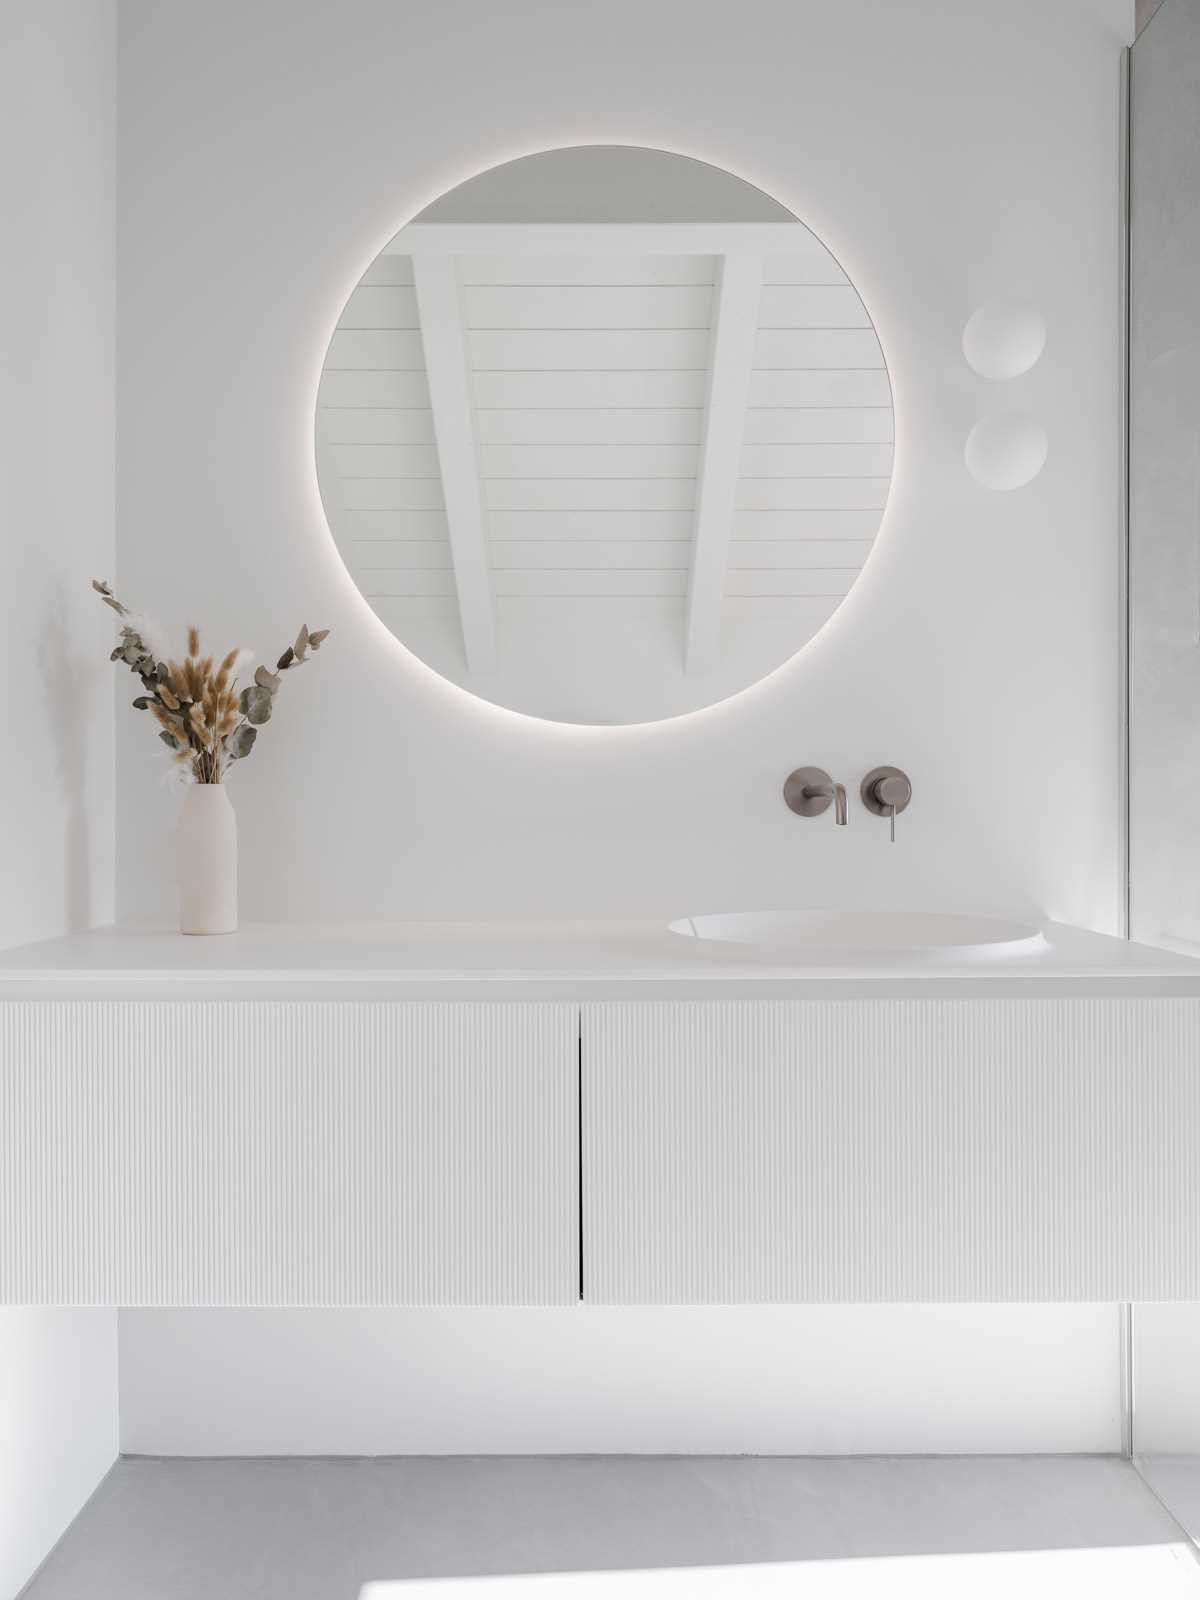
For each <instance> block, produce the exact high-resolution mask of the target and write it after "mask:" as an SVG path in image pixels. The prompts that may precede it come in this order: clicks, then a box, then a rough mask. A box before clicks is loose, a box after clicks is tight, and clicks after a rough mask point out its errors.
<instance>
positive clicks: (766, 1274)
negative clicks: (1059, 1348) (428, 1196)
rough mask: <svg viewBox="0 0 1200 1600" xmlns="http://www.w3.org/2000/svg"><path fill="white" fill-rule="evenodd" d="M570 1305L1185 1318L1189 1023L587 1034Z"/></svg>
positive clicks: (987, 1020)
mask: <svg viewBox="0 0 1200 1600" xmlns="http://www.w3.org/2000/svg"><path fill="white" fill-rule="evenodd" d="M582 1042H583V1049H582V1059H583V1078H582V1082H583V1102H582V1118H581V1121H582V1127H583V1164H582V1174H583V1221H584V1230H583V1233H584V1237H583V1266H584V1286H585V1295H586V1298H587V1299H588V1300H593V1301H598V1302H610V1303H638V1304H644V1303H654V1302H660V1303H662V1302H671V1303H680V1302H736V1301H846V1302H854V1301H889V1300H892V1301H902V1300H908V1301H934V1300H942V1301H969V1300H1029V1301H1033V1300H1098V1301H1100V1300H1113V1301H1115V1300H1133V1299H1138V1300H1152V1299H1189V1300H1190V1299H1196V1298H1200V999H1192V998H1154V999H1136V998H1100V997H1087V998H1067V997H1058V998H1045V999H1041V998H1036V999H1024V998H1020V999H1013V998H1006V999H984V998H971V999H885V998H879V999H876V998H871V999H847V1000H836V999H835V1000H802V1001H786V1000H775V999H770V1000H762V1001H757V1000H748V1001H712V1002H709V1001H694V1000H688V1001H683V1002H675V1001H667V1002H661V1003H660V1002H655V1003H643V1002H637V1001H633V1002H628V1003H626V1002H618V1003H609V1004H596V1005H587V1006H585V1007H584V1008H583V1013H582Z"/></svg>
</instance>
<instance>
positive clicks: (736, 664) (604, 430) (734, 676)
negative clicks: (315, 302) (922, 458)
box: [315, 145, 894, 725]
mask: <svg viewBox="0 0 1200 1600" xmlns="http://www.w3.org/2000/svg"><path fill="white" fill-rule="evenodd" d="M315 421H316V432H315V454H316V472H317V480H318V483H319V485H320V490H321V496H322V499H323V501H324V505H325V512H326V517H327V520H328V523H329V528H330V531H331V533H332V535H333V539H334V541H335V543H336V545H337V547H338V550H339V551H340V553H341V556H342V559H343V561H344V562H345V564H346V567H347V570H348V572H349V573H350V575H351V577H352V578H353V580H354V582H355V584H356V585H357V587H358V589H359V592H360V593H361V594H362V596H363V599H364V601H365V602H366V604H367V605H369V606H370V607H371V609H372V610H373V611H374V612H375V614H376V615H377V616H378V617H379V619H380V620H381V621H382V622H383V623H384V624H385V625H386V626H387V627H388V628H390V629H391V631H392V632H393V633H394V634H395V635H396V637H397V638H398V639H399V640H400V641H401V642H402V643H403V644H404V646H405V647H406V648H407V649H408V650H409V651H411V652H412V653H413V654H414V655H416V656H417V657H419V658H420V660H422V661H423V662H425V664H426V665H427V666H429V667H431V668H432V669H433V670H434V671H435V672H438V673H440V674H441V675H442V676H443V677H444V678H448V679H449V680H450V681H451V682H453V683H456V684H458V685H459V686H460V687H462V688H463V689H466V690H468V691H469V692H470V693H472V694H475V695H478V696H479V697H480V698H481V699H484V700H489V701H492V702H493V703H494V704H496V705H500V706H506V707H508V708H509V709H510V710H514V711H520V712H524V713H525V714H527V715H529V716H534V717H542V718H545V719H547V720H549V721H554V722H570V723H590V724H613V725H621V724H629V723H639V722H657V721H661V720H663V719H665V718H668V717H676V716H682V715H685V714H686V713H688V712H693V711H697V710H699V709H701V708H702V707H704V706H711V705H715V704H717V703H718V702H719V701H722V700H725V699H728V698H729V697H730V696H732V695H735V694H737V693H739V692H741V691H742V690H744V689H747V688H749V687H750V686H751V685H752V684H755V683H758V682H759V681H760V680H761V679H763V678H764V677H766V676H767V675H768V674H769V673H772V672H774V671H775V670H776V669H777V668H779V667H780V666H781V665H782V664H783V663H784V662H785V661H787V660H789V659H790V658H791V657H792V656H794V655H795V654H796V652H797V651H798V650H800V649H801V648H802V647H803V646H804V645H805V644H807V643H808V641H809V640H810V639H811V638H812V637H813V636H814V635H815V634H816V633H817V632H818V630H819V629H820V628H821V627H823V626H824V624H825V623H826V622H827V621H828V619H829V617H830V616H831V615H832V613H833V612H834V611H835V610H836V609H837V607H838V604H839V603H840V601H841V599H842V597H843V596H844V595H845V594H846V592H847V591H848V590H849V588H850V586H851V584H852V583H853V582H854V580H855V578H856V577H857V576H858V572H859V570H860V568H861V567H862V565H863V563H864V562H865V561H866V559H867V556H868V554H869V552H870V549H871V546H872V543H873V541H874V539H875V536H876V534H877V532H878V530H879V526H880V522H881V519H882V517H883V514H884V505H885V501H886V499H887V489H888V484H889V481H890V478H891V473H892V458H893V440H894V427H893V408H892V389H891V383H890V381H889V378H888V372H887V367H886V364H885V362H884V354H883V348H882V345H881V344H880V341H879V338H878V336H877V335H876V332H875V328H874V326H873V324H872V321H871V316H870V313H869V311H868V309H867V307H866V306H865V305H864V304H863V301H862V299H861V297H860V296H859V294H858V292H857V290H856V289H855V287H854V285H853V284H852V283H851V282H850V280H849V278H848V276H847V274H846V272H845V270H844V268H843V267H842V266H841V264H840V263H839V262H838V261H837V260H836V258H835V257H834V255H833V253H832V251H830V250H829V249H828V248H827V246H826V245H825V244H824V243H823V242H822V241H821V240H820V239H819V238H818V237H817V236H816V234H815V233H813V232H812V230H811V229H809V228H808V227H806V226H805V225H804V223H803V222H801V221H800V219H799V218H798V217H796V216H795V215H793V213H792V212H791V211H789V210H788V209H787V207H786V206H784V205H782V204H780V202H779V201H778V200H776V199H774V198H773V197H772V196H770V195H767V194H764V193H763V192H762V191H761V190H759V189H756V188H755V187H754V186H753V185H752V184H750V183H747V182H746V181H745V180H744V179H742V178H739V177H737V176H735V175H734V174H732V173H729V172H725V171H722V170H721V169H720V168H717V167H714V166H711V165H709V164H708V163H706V162H703V161H697V160H695V159H693V158H692V157H690V156H683V155H677V154H674V153H672V152H669V151H664V150H650V149H643V148H639V147H636V146H629V145H578V146H574V147H572V148H569V149H562V150H547V151H543V152H541V153H540V154H537V155H530V156H523V157H521V158H519V159H518V160H515V161H509V162H506V163H504V164H503V165H501V166H498V167H493V168H492V169H491V170H490V171H487V172H483V173H480V174H478V175H477V176H475V177H473V178H468V179H467V180H466V182H464V183H462V184H460V185H459V186H458V187H457V188H455V189H452V190H450V191H449V192H448V193H446V194H444V195H442V196H441V197H440V198H439V199H437V200H435V201H434V202H433V203H432V204H431V205H429V206H427V207H426V208H425V210H424V211H422V212H421V213H420V214H419V215H418V216H417V217H415V218H412V219H410V220H408V221H407V222H406V223H405V226H403V227H402V228H401V229H400V230H399V232H398V233H396V234H395V236H394V237H393V238H392V239H391V240H390V242H389V243H388V244H386V245H385V246H384V248H383V250H382V251H381V253H380V254H379V255H378V256H377V257H376V259H375V260H374V261H373V262H372V263H371V264H370V265H369V266H368V267H367V269H366V271H365V273H364V274H363V276H362V278H361V279H360V281H359V283H358V285H357V287H356V288H355V289H354V291H353V293H352V294H351V296H350V298H349V300H348V301H347V303H346V305H345V306H344V308H342V311H341V314H340V316H339V317H338V320H337V324H336V327H335V328H334V329H333V332H332V335H331V338H330V342H329V349H328V352H327V354H326V358H325V365H324V369H323V371H322V374H321V380H320V387H319V390H318V393H317V404H316V418H315Z"/></svg>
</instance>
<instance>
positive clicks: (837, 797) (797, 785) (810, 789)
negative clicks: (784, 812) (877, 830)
mask: <svg viewBox="0 0 1200 1600" xmlns="http://www.w3.org/2000/svg"><path fill="white" fill-rule="evenodd" d="M783 798H784V802H785V804H786V805H787V806H788V808H789V809H790V810H792V811H794V812H795V813H796V815H797V816H798V817H819V816H820V815H821V813H822V812H823V811H828V810H829V807H830V806H831V805H832V806H833V820H834V822H835V823H836V824H837V826H838V827H839V828H844V827H845V826H846V786H845V784H842V783H835V782H834V781H833V779H832V778H831V777H830V776H829V774H828V773H827V772H826V771H825V770H824V769H823V768H822V767H797V768H796V770H795V772H792V773H789V775H788V778H787V782H786V783H785V784H784V786H783Z"/></svg>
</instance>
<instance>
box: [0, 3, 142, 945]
mask: <svg viewBox="0 0 1200 1600" xmlns="http://www.w3.org/2000/svg"><path fill="white" fill-rule="evenodd" d="M115 76H116V14H115V0H38V4H37V5H35V6H28V5H26V6H21V5H7V6H5V7H3V9H2V10H0V193H2V194H3V195H4V230H5V239H6V243H5V247H4V249H3V250H0V304H2V305H3V306H4V311H5V325H4V336H3V351H4V355H3V360H2V361H0V542H2V544H3V551H4V602H5V603H4V623H3V627H2V628H0V681H3V685H4V723H5V727H4V741H5V751H6V760H5V767H6V773H5V782H4V811H3V817H4V826H3V831H2V842H0V883H2V884H3V890H2V892H0V946H4V945H9V944H19V943H21V942H22V941H24V940H27V939H39V938H47V937H50V936H51V935H53V934H57V933H62V932H65V931H67V930H69V929H74V928H86V927H88V926H90V925H92V924H93V923H98V922H107V921H111V919H112V905H113V888H112V884H113V852H114V831H113V829H114V823H113V799H114V797H113V778H114V773H113V757H112V728H113V686H112V668H111V667H110V666H109V664H108V659H107V657H108V648H109V645H110V643H111V637H112V630H111V628H110V627H109V626H108V625H107V623H106V622H105V617H106V616H110V614H109V613H106V612H105V611H104V608H103V607H102V606H101V605H100V604H99V602H98V601H97V598H96V596H95V595H93V594H91V593H89V591H88V580H89V579H90V578H91V577H92V576H93V574H96V575H100V576H102V575H104V574H106V573H108V572H109V571H111V569H112V566H113V561H114V536H113V491H114V483H113V473H114V437H113V434H114V410H113V400H114V390H113V384H114V350H113V336H114V318H115V298H114V297H115V285H114V265H115V239H114V229H115V216H114V212H115V192H114V183H115V175H114V157H115V120H116V119H115V105H114V94H115ZM110 620H111V616H110Z"/></svg>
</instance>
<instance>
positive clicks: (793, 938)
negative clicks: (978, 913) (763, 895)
mask: <svg viewBox="0 0 1200 1600" xmlns="http://www.w3.org/2000/svg"><path fill="white" fill-rule="evenodd" d="M668 928H669V930H670V932H671V933H673V934H676V935H677V936H679V937H680V938H684V939H691V940H693V941H695V943H696V946H697V948H698V949H703V950H706V951H710V952H711V953H713V954H717V953H718V950H719V951H720V953H723V954H725V955H726V956H729V957H733V956H734V953H735V949H738V950H740V953H741V954H742V955H743V956H766V957H770V958H772V959H775V960H778V961H785V962H790V963H796V962H800V963H806V962H814V961H829V960H836V959H842V960H846V961H855V960H857V959H860V958H862V959H865V960H868V961H878V960H880V959H886V958H888V957H891V958H894V959H895V960H897V961H903V962H912V961H973V960H983V959H994V958H996V957H1004V956H1011V955H1029V954H1032V953H1034V952H1036V951H1038V950H1045V949H1047V948H1048V943H1047V940H1046V937H1045V935H1044V934H1043V933H1042V931H1041V929H1040V928H1038V927H1037V926H1036V925H1035V924H1033V923H1031V922H1009V921H1005V920H1001V919H1000V918H996V917H960V916H950V915H947V914H945V913H943V912H934V911H719V912H714V913H712V914H710V915H707V916H701V917H680V918H679V919H678V920H677V921H675V922H671V923H669V924H668Z"/></svg>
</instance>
